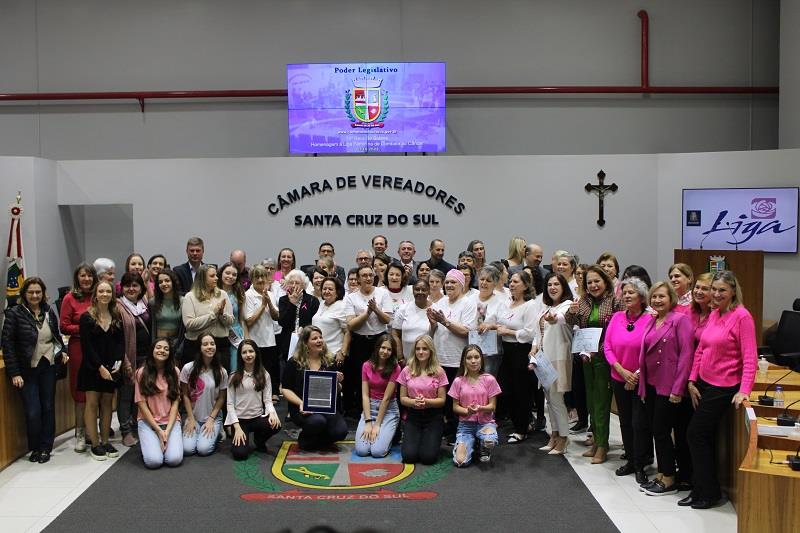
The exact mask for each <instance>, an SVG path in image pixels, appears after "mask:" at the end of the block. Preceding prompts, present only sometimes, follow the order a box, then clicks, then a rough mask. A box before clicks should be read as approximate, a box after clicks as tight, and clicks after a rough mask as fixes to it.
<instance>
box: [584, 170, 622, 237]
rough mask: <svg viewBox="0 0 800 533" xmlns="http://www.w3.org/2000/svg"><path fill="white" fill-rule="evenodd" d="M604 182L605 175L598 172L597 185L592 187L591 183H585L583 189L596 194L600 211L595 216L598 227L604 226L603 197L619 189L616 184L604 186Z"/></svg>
mask: <svg viewBox="0 0 800 533" xmlns="http://www.w3.org/2000/svg"><path fill="white" fill-rule="evenodd" d="M605 180H606V173H605V172H603V171H602V170H601V171H600V172H598V173H597V185H592V184H591V183H587V184H586V186H585V187H584V189H585V190H586V192H593V191H594V192H597V199H598V200H599V202H600V204H599V210H600V211H599V214H598V216H597V225H598V226H600V227H603V226H605V225H606V219H605V215H604V214H603V204H604V199H605V196H606V194H607V193H609V192H617V189H619V187H617V184H616V183H612V184H611V185H606V184H605Z"/></svg>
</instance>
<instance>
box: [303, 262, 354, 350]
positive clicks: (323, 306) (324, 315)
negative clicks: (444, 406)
mask: <svg viewBox="0 0 800 533" xmlns="http://www.w3.org/2000/svg"><path fill="white" fill-rule="evenodd" d="M320 293H321V294H322V300H321V301H320V303H319V309H318V310H317V312H316V313H315V314H314V316H313V317H312V318H311V325H313V326H317V327H318V328H319V329H320V331H322V338H323V339H324V340H325V345H326V346H327V347H328V350H329V351H330V352H331V353H332V354H333V355H334V356H335V357H336V364H337V366H341V365H342V364H344V360H345V358H346V357H347V354H348V353H349V351H350V330H348V329H347V315H345V309H344V286H343V285H342V282H341V281H339V278H337V277H333V276H329V277H327V278H325V279H324V280H323V281H322V284H321V285H320Z"/></svg>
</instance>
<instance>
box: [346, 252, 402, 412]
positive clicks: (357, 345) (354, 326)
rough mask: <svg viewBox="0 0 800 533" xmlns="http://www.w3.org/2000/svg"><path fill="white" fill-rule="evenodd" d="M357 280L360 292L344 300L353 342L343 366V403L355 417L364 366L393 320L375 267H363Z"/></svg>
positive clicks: (389, 303)
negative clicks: (379, 287) (378, 284)
mask: <svg viewBox="0 0 800 533" xmlns="http://www.w3.org/2000/svg"><path fill="white" fill-rule="evenodd" d="M358 279H359V290H357V291H356V292H351V293H350V294H348V295H347V296H345V297H344V307H345V315H347V327H348V329H349V330H350V336H351V340H350V353H349V354H348V356H347V358H345V360H344V364H343V365H342V371H343V373H344V381H343V382H342V392H343V395H344V399H343V401H342V403H343V406H344V409H345V414H348V415H352V416H355V417H357V416H358V414H359V413H360V412H361V367H362V366H363V365H364V361H366V360H367V359H369V358H370V356H371V355H372V352H374V351H375V342H376V341H377V339H378V337H379V336H381V335H383V334H384V333H386V325H387V324H388V323H389V321H390V320H391V318H392V315H391V313H392V301H391V299H390V298H389V294H388V292H387V291H386V290H384V289H378V288H376V287H375V285H374V282H375V271H374V270H373V269H372V267H371V266H369V265H367V266H362V267H360V268H359V269H358Z"/></svg>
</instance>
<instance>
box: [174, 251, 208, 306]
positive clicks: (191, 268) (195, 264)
mask: <svg viewBox="0 0 800 533" xmlns="http://www.w3.org/2000/svg"><path fill="white" fill-rule="evenodd" d="M204 253H205V244H203V239H201V238H200V237H191V238H189V240H188V241H186V258H187V261H186V262H185V263H183V264H182V265H178V266H176V267H175V268H174V269H173V271H174V272H175V275H176V276H178V281H179V282H180V287H179V288H178V290H180V293H181V295H184V294H186V293H187V292H189V291H190V290H192V283H194V276H195V274H197V269H198V268H200V265H202V264H203V254H204Z"/></svg>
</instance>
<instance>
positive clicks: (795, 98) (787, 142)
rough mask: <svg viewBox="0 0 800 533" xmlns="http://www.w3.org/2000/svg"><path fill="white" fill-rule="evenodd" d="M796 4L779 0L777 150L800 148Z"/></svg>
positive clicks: (798, 11)
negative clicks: (779, 97) (778, 133)
mask: <svg viewBox="0 0 800 533" xmlns="http://www.w3.org/2000/svg"><path fill="white" fill-rule="evenodd" d="M797 28H800V2H796V1H792V0H782V1H781V43H780V57H781V69H780V83H781V100H780V147H781V148H800V63H799V62H798V61H797V58H798V57H800V32H798V31H797Z"/></svg>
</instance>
